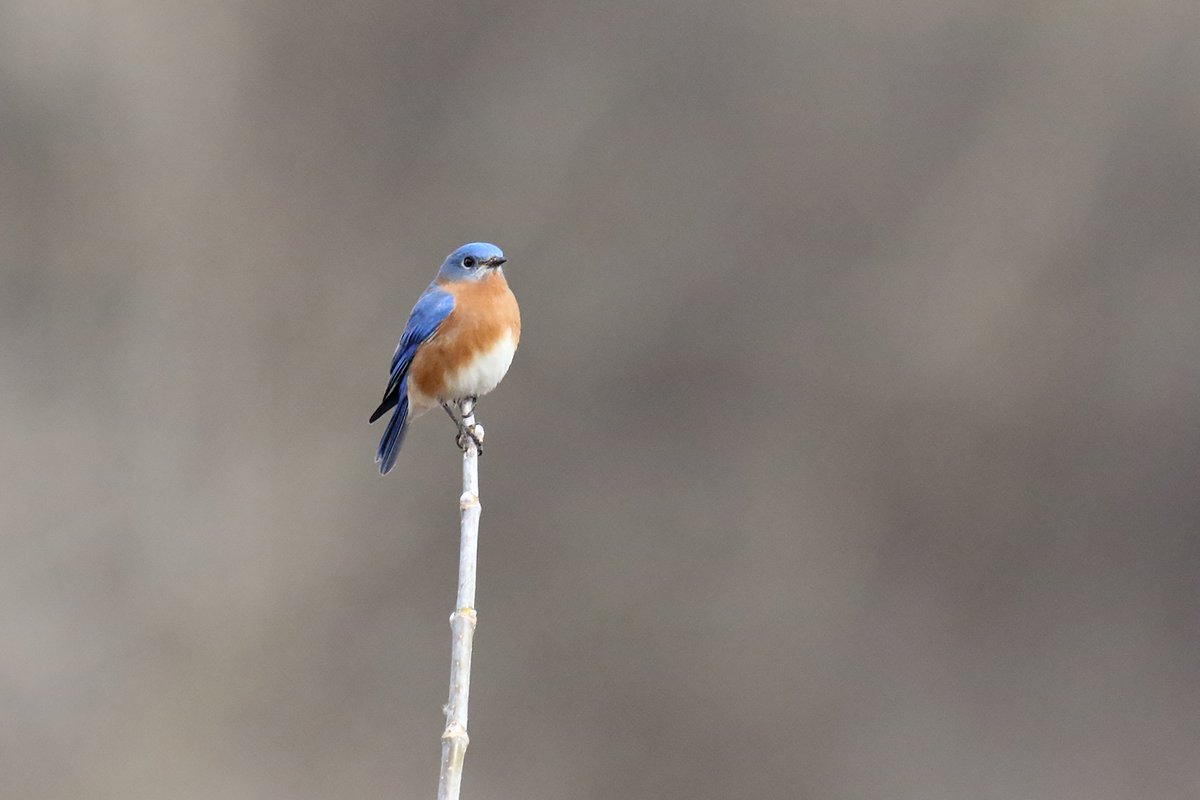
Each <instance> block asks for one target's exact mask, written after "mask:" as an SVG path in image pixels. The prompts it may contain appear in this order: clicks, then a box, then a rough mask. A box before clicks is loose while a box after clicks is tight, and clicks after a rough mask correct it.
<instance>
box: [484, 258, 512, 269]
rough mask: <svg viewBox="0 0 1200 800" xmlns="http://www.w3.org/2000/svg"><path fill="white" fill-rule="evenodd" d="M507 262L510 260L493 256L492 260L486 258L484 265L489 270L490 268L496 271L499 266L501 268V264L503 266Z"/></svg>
mask: <svg viewBox="0 0 1200 800" xmlns="http://www.w3.org/2000/svg"><path fill="white" fill-rule="evenodd" d="M505 261H508V259H507V258H501V257H500V256H492V257H491V258H485V259H484V260H483V265H484V266H485V267H488V268H490V269H495V268H496V267H498V266H500V265H501V264H503V263H504V262H505Z"/></svg>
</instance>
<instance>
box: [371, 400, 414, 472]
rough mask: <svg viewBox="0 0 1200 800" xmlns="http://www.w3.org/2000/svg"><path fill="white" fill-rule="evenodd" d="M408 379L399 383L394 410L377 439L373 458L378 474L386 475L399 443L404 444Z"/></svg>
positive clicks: (397, 451) (398, 451)
mask: <svg viewBox="0 0 1200 800" xmlns="http://www.w3.org/2000/svg"><path fill="white" fill-rule="evenodd" d="M407 383H408V381H407V380H406V381H404V383H401V384H400V396H399V398H398V402H397V403H396V410H395V411H394V412H393V413H392V418H391V419H389V420H388V424H387V427H386V428H384V430H383V437H382V438H381V439H380V440H379V449H378V450H376V451H375V460H376V461H378V462H379V474H380V475H387V474H388V472H389V471H391V469H392V467H393V466H395V464H396V456H397V455H399V453H400V445H402V444H404V434H406V433H408V391H407V389H408V386H407V385H406V384H407Z"/></svg>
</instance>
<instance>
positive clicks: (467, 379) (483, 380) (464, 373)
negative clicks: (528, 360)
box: [409, 334, 517, 417]
mask: <svg viewBox="0 0 1200 800" xmlns="http://www.w3.org/2000/svg"><path fill="white" fill-rule="evenodd" d="M516 352H517V343H516V342H515V341H514V340H513V337H512V334H505V335H504V336H502V337H500V340H499V341H498V342H496V344H495V345H493V346H492V347H491V349H489V350H484V351H482V352H481V353H479V354H478V355H476V356H475V359H474V360H473V361H472V362H471V363H470V364H467V365H466V366H465V367H461V368H460V369H458V370H457V371H455V372H454V373H453V374H452V375H450V376H448V377H447V379H446V386H445V389H444V394H443V395H442V396H440V397H428V396H426V395H425V394H424V393H422V392H421V391H419V390H417V389H416V388H415V387H413V386H412V385H411V384H410V386H409V401H410V409H411V410H410V413H409V416H410V417H415V416H417V415H419V414H422V413H424V412H425V411H427V410H428V409H430V408H433V407H435V406H436V405H437V404H438V402H440V401H442V400H458V399H461V398H463V397H482V396H483V395H485V394H487V393H488V392H490V391H491V390H492V389H495V388H496V386H497V384H499V383H500V380H501V379H502V378H503V377H504V374H505V373H506V372H508V368H509V366H510V365H511V364H512V360H513V355H514V354H515V353H516Z"/></svg>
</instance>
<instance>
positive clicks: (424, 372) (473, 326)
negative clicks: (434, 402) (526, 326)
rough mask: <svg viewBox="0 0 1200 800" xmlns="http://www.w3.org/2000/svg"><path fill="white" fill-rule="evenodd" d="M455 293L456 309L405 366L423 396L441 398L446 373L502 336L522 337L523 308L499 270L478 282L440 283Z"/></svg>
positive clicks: (411, 383) (413, 383) (465, 362)
mask: <svg viewBox="0 0 1200 800" xmlns="http://www.w3.org/2000/svg"><path fill="white" fill-rule="evenodd" d="M439 285H440V286H441V288H443V289H445V290H446V291H447V292H449V293H450V294H452V295H453V296H454V309H453V310H452V311H451V312H450V315H449V316H447V317H446V320H445V322H443V323H442V324H441V327H439V328H438V332H437V335H435V336H434V337H433V338H432V339H430V340H429V341H427V342H425V344H423V345H421V349H420V350H418V351H417V354H416V356H415V357H414V358H413V362H412V367H411V368H410V370H409V378H408V380H409V383H410V385H413V386H415V388H416V389H417V390H418V391H419V392H421V393H422V394H425V395H429V396H430V397H440V396H441V394H442V389H443V385H444V380H445V376H446V375H448V374H450V373H452V372H454V371H456V370H458V369H459V368H460V367H461V366H462V365H464V364H467V363H469V362H470V361H471V360H473V359H474V358H475V356H476V355H479V354H480V353H482V352H484V351H485V350H488V349H489V348H491V347H492V346H493V345H494V344H495V343H496V341H497V340H498V339H499V338H500V337H501V336H504V335H507V334H511V335H512V337H513V342H514V343H515V342H517V341H518V340H519V339H520V338H521V311H520V309H518V308H517V298H515V297H513V293H512V291H510V290H509V288H508V281H506V280H504V275H503V274H502V273H500V272H498V271H492V273H491V274H490V275H488V276H487V277H485V278H483V279H482V280H478V281H448V282H444V283H443V282H441V281H439Z"/></svg>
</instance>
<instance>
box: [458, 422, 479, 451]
mask: <svg viewBox="0 0 1200 800" xmlns="http://www.w3.org/2000/svg"><path fill="white" fill-rule="evenodd" d="M454 442H455V444H457V445H458V449H459V450H462V451H463V452H464V453H465V452H467V448H468V447H474V448H475V452H476V454H478V455H483V426H482V425H479V424H475V425H461V424H460V425H459V426H458V435H457V436H455V437H454ZM468 442H470V444H469V445H468V444H467V443H468Z"/></svg>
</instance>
